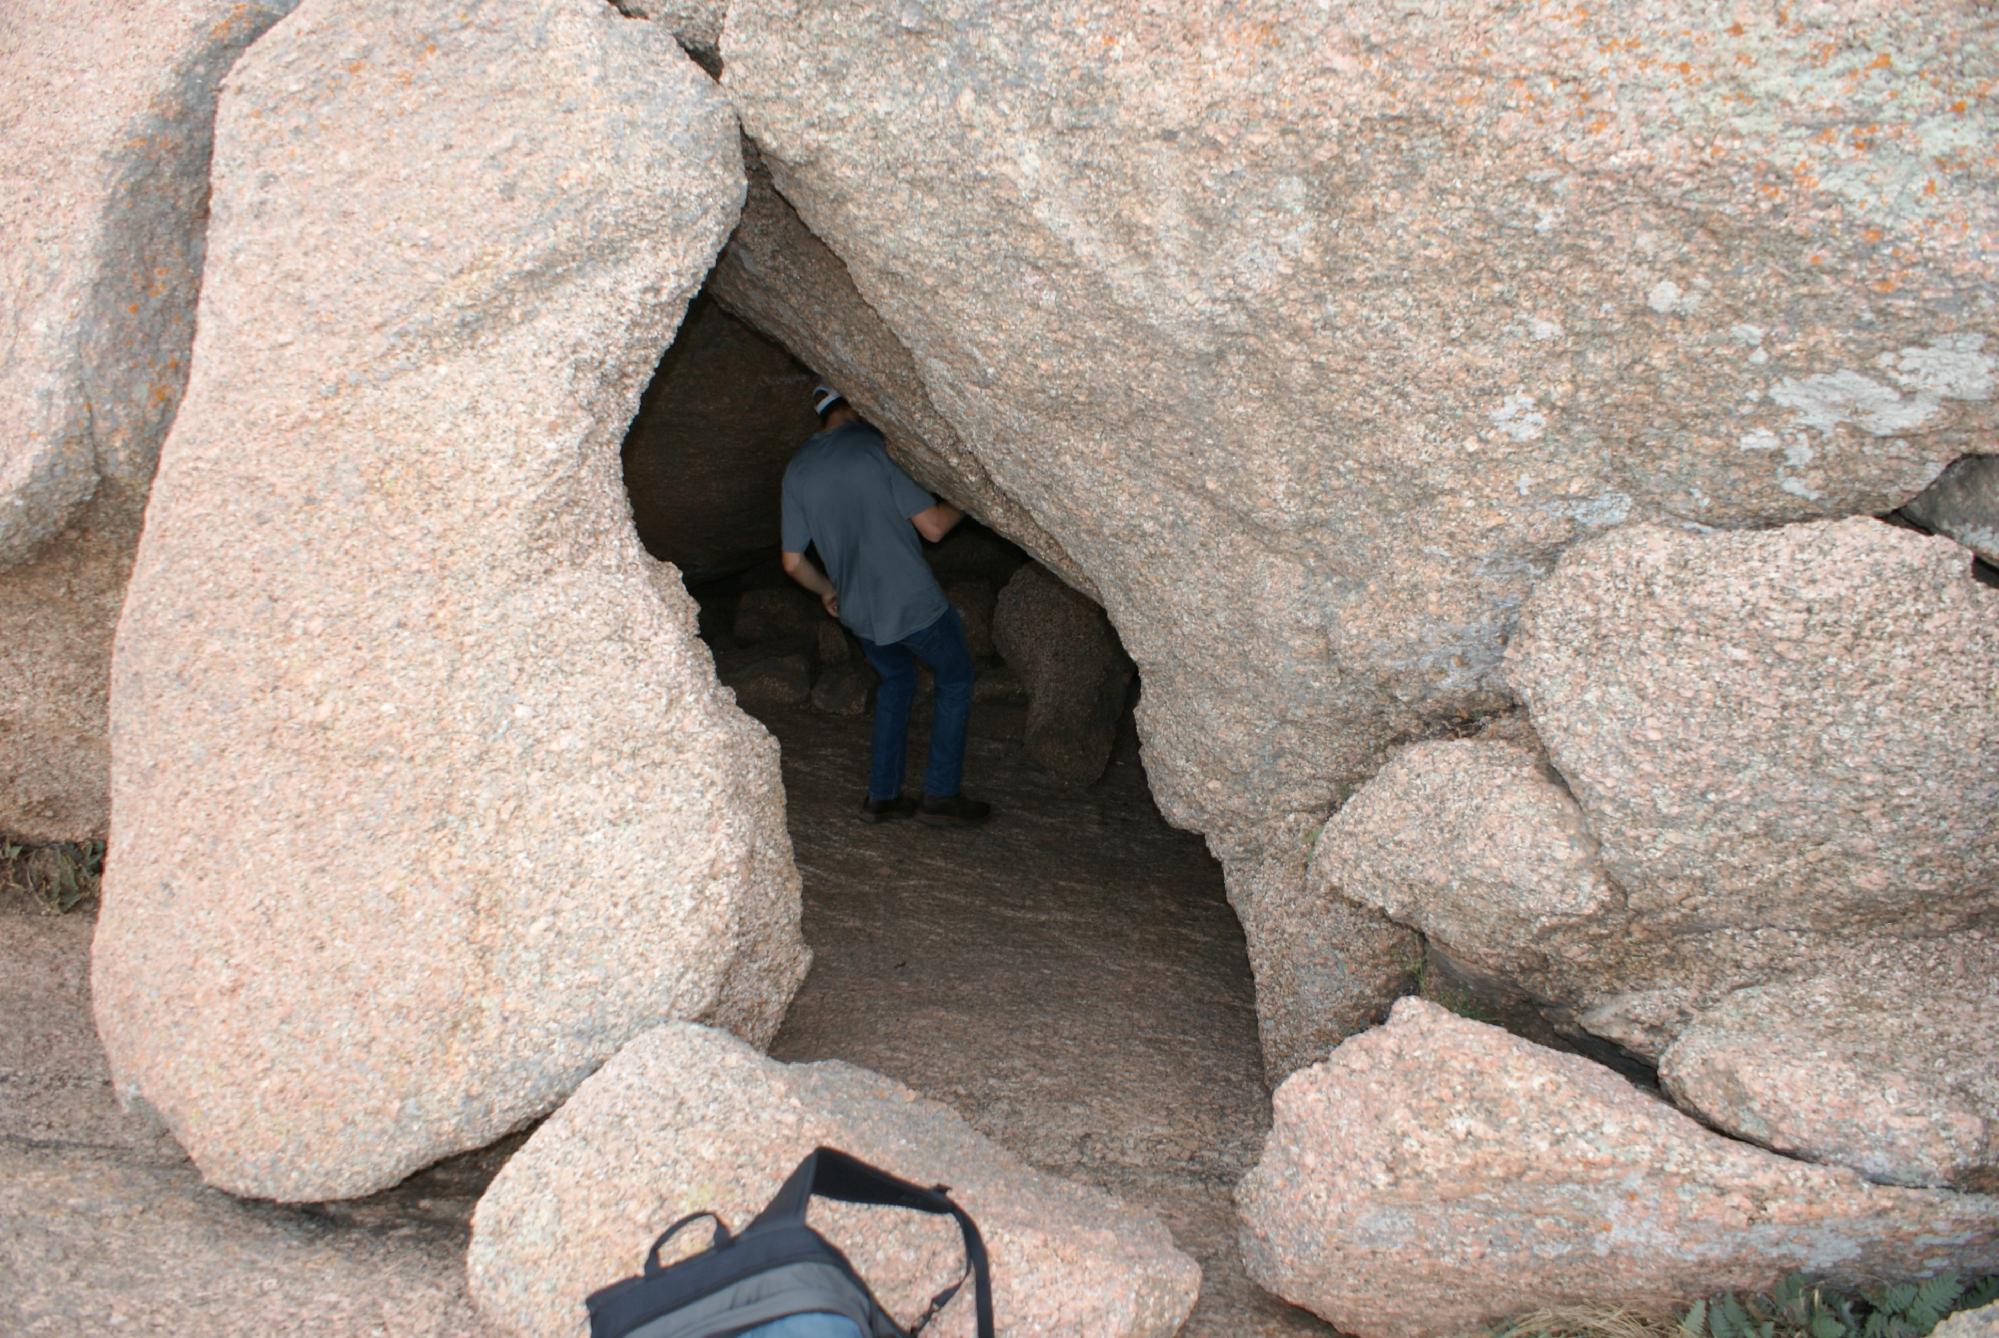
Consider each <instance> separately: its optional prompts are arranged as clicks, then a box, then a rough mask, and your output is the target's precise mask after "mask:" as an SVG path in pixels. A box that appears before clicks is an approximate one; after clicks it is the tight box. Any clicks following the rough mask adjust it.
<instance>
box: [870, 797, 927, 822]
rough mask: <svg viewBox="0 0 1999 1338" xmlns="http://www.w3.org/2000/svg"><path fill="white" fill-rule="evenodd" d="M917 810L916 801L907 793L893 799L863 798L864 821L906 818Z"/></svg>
mask: <svg viewBox="0 0 1999 1338" xmlns="http://www.w3.org/2000/svg"><path fill="white" fill-rule="evenodd" d="M915 811H916V801H915V800H914V799H911V798H909V797H908V796H906V795H900V794H899V795H897V796H896V797H895V798H893V799H874V798H867V799H863V800H861V821H862V822H887V821H888V820H889V819H890V818H906V817H908V816H909V815H910V814H912V813H914V812H915Z"/></svg>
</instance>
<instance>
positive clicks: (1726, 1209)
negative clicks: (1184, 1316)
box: [1241, 518, 1999, 1338]
mask: <svg viewBox="0 0 1999 1338" xmlns="http://www.w3.org/2000/svg"><path fill="white" fill-rule="evenodd" d="M1970 568H1971V562H1970V555H1969V554H1967V553H1966V552H1965V550H1964V549H1963V548H1961V547H1959V546H1958V545H1956V544H1954V543H1951V542H1949V541H1947V540H1945V539H1941V538H1932V537H1924V536H1921V535H1919V534H1916V533H1914V532H1912V531H1910V530H1907V529H1901V528H1896V527H1893V526H1890V525H1884V524H1882V523H1880V522H1878V521H1875V520H1872V519H1867V518H1858V519H1850V520H1843V521H1829V522H1819V523H1811V524H1801V525H1794V526H1787V527H1783V528H1780V529H1776V530H1770V531H1763V532H1708V533H1699V532H1694V531H1689V530H1682V529H1675V528H1669V527H1665V526H1658V525H1632V526H1626V527H1623V528H1620V529H1618V530H1616V531H1614V532H1612V533H1610V534H1608V535H1605V536H1603V537H1602V538H1600V539H1597V540H1595V541H1593V542H1591V543H1588V544H1585V545H1582V546H1579V547H1577V548H1575V549H1572V550H1570V552H1569V553H1568V554H1566V555H1565V556H1564V558H1563V560H1562V561H1561V563H1560V564H1559V566H1558V567H1557V568H1556V570H1555V572H1554V573H1553V574H1552V575H1551V576H1550V577H1549V578H1548V579H1547V580H1546V581H1545V582H1543V583H1542V584H1541V585H1540V586H1539V587H1538V588H1537V590H1536V592H1535V594H1534V596H1533V598H1532V599H1531V600H1530V601H1529V603H1528V604H1527V606H1526V607H1525V609H1524V610H1523V614H1522V617H1521V621H1520V626H1519V630H1518V632H1517V633H1516V635H1515V636H1514V638H1513V640H1512V642H1511V644H1510V647H1509V650H1508V655H1507V666H1508V673H1509V677H1510V679H1511V682H1512V684H1513V686H1514V688H1515V690H1516V691H1517V692H1518V694H1519V696H1520V698H1521V700H1522V701H1523V702H1524V703H1525V705H1526V708H1527V709H1526V717H1525V719H1526V721H1527V722H1528V724H1530V725H1531V728H1528V729H1523V728H1520V727H1518V723H1517V722H1515V725H1514V726H1513V727H1510V728H1507V729H1499V730H1493V731H1490V732H1488V733H1485V734H1482V735H1480V736H1478V737H1473V738H1464V739H1458V740H1450V741H1433V742H1425V743H1419V744H1414V745H1411V746H1409V747H1406V748H1404V749H1402V750H1401V751H1399V752H1397V753H1395V754H1394V755H1392V756H1391V757H1390V758H1389V759H1388V761H1387V762H1386V764H1385V765H1384V766H1383V767H1382V768H1381V770H1380V771H1379V773H1378V774H1377V775H1376V776H1375V777H1374V779H1373V780H1371V781H1370V782H1369V783H1368V784H1367V785H1365V786H1364V787H1362V788H1361V789H1360V791H1359V792H1358V793H1356V794H1355V795H1354V796H1353V798H1352V799H1350V800H1349V801H1348V802H1347V804H1346V805H1345V806H1344V807H1343V808H1341V809H1340V811H1339V812H1338V813H1336V814H1335V815H1334V816H1333V818H1332V819H1331V820H1330V821H1329V822H1328V823H1327V824H1326V827H1325V829H1324V831H1323V833H1322V834H1321V835H1320V837H1319V838H1318V840H1317V843H1316V846H1315V849H1314V852H1313V858H1312V864H1311V873H1310V880H1309V886H1310V889H1311V895H1312V896H1313V897H1315V898H1317V899H1318V903H1319V906H1320V909H1321V911H1322V912H1323V913H1324V914H1327V915H1337V914H1342V913H1345V911H1346V908H1348V907H1352V906H1361V907H1367V908H1371V909H1373V910H1375V911H1378V912H1380V913H1383V914H1385V915H1386V916H1388V917H1389V918H1390V919H1391V920H1392V921H1394V922H1396V923H1398V924H1401V925H1404V926H1407V927H1409V928H1410V929H1412V930H1415V931H1419V932H1420V933H1421V934H1422V935H1423V936H1424V938H1425V939H1426V940H1427V946H1428V950H1429V952H1430V954H1431V956H1432V960H1433V961H1442V962H1444V963H1446V964H1448V965H1449V966H1450V967H1452V968H1454V972H1455V974H1456V975H1457V976H1458V978H1460V979H1463V980H1467V981H1472V982H1477V983H1479V984H1480V985H1481V986H1482V987H1483V988H1485V989H1486V990H1487V991H1488V994H1487V997H1486V998H1484V999H1481V1000H1475V1001H1474V1003H1475V1005H1478V1006H1484V1007H1489V1009H1490V1010H1491V1011H1493V1012H1506V1011H1508V1010H1513V1009H1517V1008H1519V1007H1521V1006H1523V1005H1524V1006H1526V1007H1527V1008H1529V1009H1531V1010H1532V1011H1533V1012H1534V1013H1535V1014H1536V1015H1537V1017H1538V1019H1539V1020H1540V1021H1541V1022H1542V1023H1543V1024H1545V1029H1546V1034H1547V1035H1548V1036H1550V1037H1561V1038H1564V1039H1565V1040H1566V1041H1567V1042H1569V1043H1572V1044H1574V1045H1575V1046H1577V1047H1579V1048H1582V1049H1585V1050H1590V1051H1595V1052H1599V1053H1601V1052H1605V1051H1621V1052H1622V1055H1623V1057H1624V1058H1625V1059H1626V1060H1628V1061H1633V1065H1632V1066H1633V1067H1637V1066H1638V1065H1652V1066H1656V1068H1657V1071H1658V1075H1659V1079H1660V1082H1661V1083H1662V1085H1663V1088H1664V1094H1665V1096H1666V1097H1668V1098H1670V1101H1671V1102H1672V1103H1674V1104H1676V1105H1677V1106H1679V1107H1680V1108H1681V1109H1683V1110H1685V1111H1687V1112H1689V1113H1690V1114H1692V1115H1694V1116H1696V1117H1698V1119H1699V1120H1700V1121H1702V1123H1695V1122H1694V1121H1693V1120H1690V1119H1688V1118H1686V1117H1685V1116H1682V1115H1680V1114H1677V1113H1675V1112H1674V1111H1673V1110H1672V1109H1671V1107H1670V1106H1668V1105H1667V1104H1665V1103H1663V1102H1661V1101H1660V1100H1659V1099H1657V1098H1656V1097H1653V1096H1651V1095H1648V1094H1646V1093H1645V1092H1642V1091H1640V1090H1638V1089H1636V1088H1631V1087H1630V1086H1629V1084H1628V1083H1626V1082H1625V1080H1624V1079H1622V1078H1619V1077H1617V1076H1616V1075H1614V1074H1613V1073H1612V1072H1611V1071H1610V1070H1608V1069H1605V1068H1602V1067H1600V1066H1598V1065H1595V1064H1594V1063H1592V1061H1590V1060H1587V1059H1584V1058H1582V1057H1580V1056H1573V1055H1571V1056H1564V1055H1559V1054H1556V1053H1554V1052H1553V1051H1550V1050H1547V1049H1545V1048H1542V1047H1539V1046H1535V1045H1531V1044H1530V1043H1529V1042H1527V1041H1526V1040H1522V1039H1519V1038H1515V1037H1511V1036H1508V1035H1507V1034H1506V1033H1504V1032H1501V1031H1499V1030H1498V1029H1496V1028H1493V1027H1488V1026H1482V1025H1478V1024H1474V1023H1470V1022H1466V1021H1463V1020H1459V1019H1455V1018H1452V1017H1450V1016H1449V1015H1448V1014H1445V1013H1442V1012H1441V1011H1440V1010H1438V1009H1436V1008H1434V1007H1431V1006H1428V1005H1422V1004H1417V1003H1404V1004H1402V1005H1398V1008H1397V1011H1396V1014H1395V1017H1394V1019H1393V1020H1392V1021H1391V1023H1390V1024H1389V1026H1388V1028H1387V1029H1386V1030H1385V1031H1384V1032H1381V1033H1371V1034H1368V1035H1363V1036H1361V1037H1357V1038H1355V1039H1353V1040H1350V1041H1348V1042H1346V1043H1345V1044H1344V1045H1342V1046H1341V1047H1340V1048H1339V1049H1337V1050H1336V1051H1334V1053H1333V1055H1332V1057H1331V1058H1330V1059H1329V1060H1326V1061H1325V1062H1323V1063H1320V1064H1317V1065H1314V1066H1313V1067H1311V1068H1309V1069H1306V1070H1304V1071H1302V1072H1300V1073H1299V1074H1297V1075H1296V1076H1294V1077H1293V1079H1292V1080H1291V1081H1290V1082H1288V1083H1287V1084H1285V1086H1284V1088H1283V1089H1282V1090H1281V1091H1280V1093H1279V1097H1278V1128H1277V1131H1276V1132H1275V1133H1274V1134H1273V1137H1272V1139H1271V1142H1270V1145H1269V1147H1268V1149H1267V1151H1266V1156H1265V1164H1264V1166H1263V1167H1262V1168H1260V1169H1259V1170H1258V1171H1257V1172H1256V1173H1254V1174H1253V1175H1252V1176H1251V1177H1250V1178H1249V1179H1248V1180H1246V1181H1245V1182H1244V1187H1243V1190H1242V1193H1241V1203H1242V1208H1243V1213H1244V1222H1245V1228H1244V1229H1245V1244H1246V1249H1248V1251H1249V1253H1250V1255H1251V1257H1252V1265H1253V1269H1254V1271H1255V1272H1256V1273H1257V1276H1259V1277H1260V1278H1261V1279H1262V1280H1263V1281H1264V1282H1265V1285H1267V1286H1270V1287H1272V1288H1273V1289H1274V1290H1276V1291H1278V1292H1279V1293H1280V1294H1282V1295H1284V1296H1286V1297H1287V1298H1289V1299H1292V1300H1294V1301H1297V1302H1299V1303H1301V1304H1305V1305H1308V1306H1310V1307H1311V1308H1313V1309H1315V1310H1317V1311H1318V1312H1319V1313H1321V1314H1322V1315H1325V1316H1326V1317H1327V1318H1328V1319H1330V1320H1332V1321H1333V1322H1334V1323H1335V1324H1338V1325H1339V1326H1340V1327H1341V1328H1342V1329H1346V1330H1348V1331H1350V1332H1353V1333H1356V1334H1363V1335H1374V1334H1380V1335H1384V1336H1387V1335H1394V1336H1395V1338H1416V1336H1417V1335H1422V1334H1428V1333H1433V1332H1443V1331H1445V1329H1447V1328H1449V1327H1451V1325H1452V1324H1453V1323H1455V1322H1457V1321H1464V1322H1465V1323H1471V1322H1483V1321H1486V1320H1492V1319H1498V1318H1503V1317H1504V1316H1505V1315H1506V1314H1508V1313H1510V1312H1517V1311H1519V1310H1523V1309H1530V1308H1534V1307H1536V1306H1543V1305H1555V1304H1564V1303H1569V1302H1577V1301H1590V1302H1614V1303H1617V1304H1625V1305H1634V1306H1635V1305H1659V1304H1662V1303H1665V1302H1670V1301H1678V1300H1684V1299H1689V1298H1691V1297H1692V1296H1694V1295H1696V1294H1699V1293H1700V1292H1702V1291H1704V1290H1712V1289H1714V1288H1717V1287H1725V1286H1736V1285H1741V1286H1765V1285H1768V1284H1769V1283H1771V1282H1772V1281H1774V1280H1775V1279H1776V1278H1777V1277H1778V1276H1780V1275H1781V1274H1783V1273H1784V1272H1787V1271H1790V1270H1792V1269H1803V1270H1805V1271H1810V1272H1818V1273H1824V1274H1828V1275H1831V1276H1835V1277H1845V1278H1848V1279H1851V1280H1861V1279H1865V1278H1869V1277H1879V1276H1887V1275H1895V1274H1901V1275H1905V1276H1906V1275H1918V1274H1922V1273H1926V1272H1930V1271H1934V1270H1936V1269H1938V1268H1942V1267H1959V1268H1964V1269H1990V1268H1993V1267H1995V1266H1999V1199H1995V1198H1992V1197H1990V1196H1989V1195H1990V1194H1991V1192H1992V1191H1994V1190H1995V1189H1999V1054H1995V1050H1994V1046H1993V1043H1992V1041H1993V1030H1992V1028H1993V1019H1994V1018H1995V1017H1999V695H1995V693H1994V692H1993V688H1992V685H1993V684H1994V683H1995V682H1999V594H1995V593H1994V592H1992V591H1991V590H1990V589H1988V588H1987V587H1986V586H1984V585H1982V584H1980V583H1979V582H1978V581H1976V580H1974V579H1973V578H1972V573H1971V569H1970ZM1385 1074H1392V1075H1393V1076H1392V1080H1390V1079H1388V1078H1386V1077H1384V1075H1385ZM1342 1111H1344V1112H1346V1114H1345V1115H1342V1114H1341V1112H1342ZM1374 1138H1379V1139H1381V1140H1384V1141H1383V1142H1382V1146H1381V1147H1380V1148H1379V1149H1378V1155H1376V1156H1373V1158H1372V1160H1370V1158H1369V1157H1368V1156H1359V1157H1357V1156H1356V1152H1355V1149H1356V1140H1358V1141H1359V1143H1360V1144H1362V1145H1365V1144H1366V1143H1367V1141H1368V1140H1369V1139H1374ZM1737 1140H1741V1141H1737ZM1433 1142H1434V1144H1435V1145H1434V1147H1433V1146H1432V1143H1433ZM1640 1143H1643V1144H1645V1149H1644V1150H1643V1151H1634V1149H1635V1148H1637V1147H1638V1145H1639V1144H1640ZM1751 1145H1759V1146H1751ZM1425 1149H1428V1150H1427V1151H1426V1150H1425ZM1764 1149H1767V1151H1765V1150H1764ZM1620 1167H1621V1168H1622V1169H1620ZM1585 1182H1589V1183H1590V1184H1593V1185H1594V1186H1595V1187H1594V1188H1587V1189H1585V1188H1583V1186H1584V1183H1585ZM1701 1186H1706V1187H1705V1188H1701ZM1564 1233H1574V1236H1573V1239H1571V1238H1570V1237H1569V1236H1567V1235H1565V1234H1564ZM1368 1260H1372V1261H1374V1262H1373V1263H1367V1262H1366V1261H1368ZM1398 1270H1400V1272H1398ZM1416 1278H1420V1279H1422V1282H1421V1285H1420V1286H1416V1285H1412V1283H1411V1281H1410V1280H1411V1279H1416ZM1371 1289H1372V1290H1371ZM1419 1294H1420V1295H1421V1296H1422V1298H1423V1301H1422V1303H1421V1304H1420V1305H1419V1304H1417V1303H1416V1302H1415V1301H1413V1300H1409V1299H1408V1298H1413V1297H1416V1296H1418V1295H1419ZM1384 1297H1388V1298H1389V1299H1388V1300H1384V1299H1383V1298H1384ZM1396 1297H1401V1298H1404V1299H1402V1300H1397V1299H1394V1298H1396ZM1440 1297H1444V1298H1455V1299H1454V1300H1451V1301H1449V1302H1448V1303H1445V1302H1440V1301H1439V1298H1440ZM1398 1306H1400V1307H1402V1308H1401V1309H1398V1308H1397V1307H1398ZM1453 1307H1455V1309H1454V1308H1453Z"/></svg>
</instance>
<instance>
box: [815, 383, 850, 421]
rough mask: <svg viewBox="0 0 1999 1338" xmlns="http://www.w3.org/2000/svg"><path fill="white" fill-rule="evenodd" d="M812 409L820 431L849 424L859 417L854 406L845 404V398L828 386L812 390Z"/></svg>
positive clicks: (816, 387) (820, 386)
mask: <svg viewBox="0 0 1999 1338" xmlns="http://www.w3.org/2000/svg"><path fill="white" fill-rule="evenodd" d="M812 409H813V412H815V413H817V414H818V415H819V426H820V428H821V429H825V428H829V427H838V426H840V424H842V423H851V422H853V421H854V420H855V419H857V418H859V417H860V414H858V413H856V412H855V411H854V406H853V405H851V404H849V403H847V397H846V396H845V395H842V394H841V393H840V392H839V391H837V390H835V389H833V387H831V386H828V385H819V386H815V387H814V388H813V390H812Z"/></svg>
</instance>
